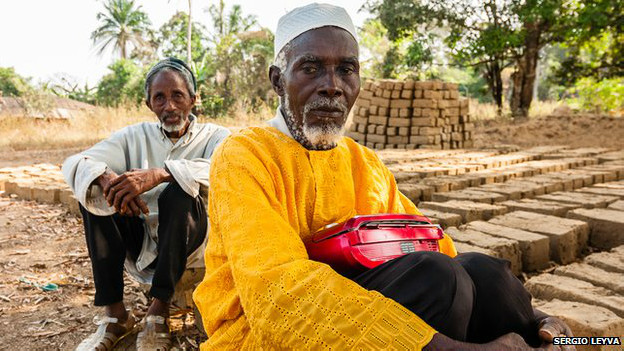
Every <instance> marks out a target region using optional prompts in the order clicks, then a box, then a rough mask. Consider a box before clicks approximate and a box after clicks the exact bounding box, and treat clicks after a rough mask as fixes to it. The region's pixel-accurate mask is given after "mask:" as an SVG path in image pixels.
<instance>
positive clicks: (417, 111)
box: [412, 108, 422, 117]
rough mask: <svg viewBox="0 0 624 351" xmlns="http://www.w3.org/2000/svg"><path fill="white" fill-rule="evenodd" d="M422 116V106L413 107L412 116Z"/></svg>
mask: <svg viewBox="0 0 624 351" xmlns="http://www.w3.org/2000/svg"><path fill="white" fill-rule="evenodd" d="M420 116H422V109H421V108H413V109H412V117H420Z"/></svg>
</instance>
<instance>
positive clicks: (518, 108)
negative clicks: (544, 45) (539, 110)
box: [510, 23, 541, 119]
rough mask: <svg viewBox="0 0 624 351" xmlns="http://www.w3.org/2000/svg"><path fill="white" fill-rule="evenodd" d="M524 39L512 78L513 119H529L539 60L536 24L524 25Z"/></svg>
mask: <svg viewBox="0 0 624 351" xmlns="http://www.w3.org/2000/svg"><path fill="white" fill-rule="evenodd" d="M524 27H525V30H526V38H525V39H524V52H523V55H522V56H521V57H520V58H519V59H518V63H517V70H516V72H515V73H514V76H513V94H512V99H511V103H510V105H511V113H512V115H513V116H514V117H515V118H521V119H524V118H527V117H529V108H530V107H531V102H532V101H533V91H534V87H535V77H536V72H537V61H538V60H539V49H540V36H541V28H540V25H539V24H537V23H525V24H524Z"/></svg>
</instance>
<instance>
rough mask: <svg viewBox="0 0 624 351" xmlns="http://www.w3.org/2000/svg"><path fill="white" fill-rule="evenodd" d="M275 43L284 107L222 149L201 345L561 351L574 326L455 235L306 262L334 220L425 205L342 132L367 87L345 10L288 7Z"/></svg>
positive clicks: (216, 166)
mask: <svg viewBox="0 0 624 351" xmlns="http://www.w3.org/2000/svg"><path fill="white" fill-rule="evenodd" d="M275 52H276V58H275V63H274V65H273V66H271V67H270V71H269V78H270V80H271V83H272V85H273V88H274V90H275V92H276V93H277V94H278V95H279V97H280V102H281V105H280V106H279V108H278V109H277V113H276V115H275V118H274V119H272V120H271V121H269V123H268V125H267V126H264V127H252V128H248V129H244V130H242V131H240V132H238V133H236V134H234V135H232V136H231V137H229V138H228V139H226V140H225V141H224V142H223V144H222V146H221V147H220V148H219V149H218V150H217V151H215V155H214V156H213V166H212V168H211V175H210V183H211V187H210V197H209V198H210V199H211V201H210V203H209V218H210V241H209V244H208V247H207V250H206V255H205V259H206V276H205V278H204V281H203V282H202V283H201V284H200V286H199V287H198V288H197V289H196V291H195V293H194V300H195V302H196V303H197V306H198V308H199V311H200V312H201V315H202V319H203V324H204V327H205V329H206V332H207V334H208V335H209V338H208V340H207V341H206V342H204V343H203V344H202V346H201V350H203V351H206V350H459V349H461V350H496V351H502V350H533V348H532V347H530V346H529V344H532V345H534V346H536V347H538V349H539V350H558V349H559V346H555V345H553V344H552V343H549V341H551V340H552V337H553V335H554V336H559V335H560V334H569V329H568V328H567V327H566V326H565V324H563V323H562V322H560V321H559V320H557V319H554V318H552V317H548V316H545V315H543V314H541V313H537V315H536V313H535V312H534V311H533V309H532V308H531V302H530V295H529V294H528V293H527V292H526V291H525V290H524V288H523V286H522V284H521V283H520V282H519V281H518V280H517V279H516V278H515V277H514V276H513V275H512V274H511V272H510V271H509V268H508V265H507V263H506V262H504V261H502V260H499V259H496V258H491V257H488V256H485V255H479V254H466V255H460V256H457V257H456V258H454V257H455V256H456V255H457V253H456V251H455V248H454V246H453V242H452V240H451V239H450V238H449V237H448V236H445V237H444V238H443V239H442V240H441V241H440V248H441V249H440V251H441V252H440V253H438V252H415V253H410V254H407V255H405V256H402V257H400V258H397V259H394V260H392V261H389V262H386V263H384V264H382V265H381V266H378V267H376V268H373V269H370V270H368V271H366V272H364V273H362V274H361V275H359V276H357V277H355V278H353V279H348V278H346V277H343V276H341V275H340V274H338V273H337V272H335V271H334V270H333V269H332V268H331V267H330V266H328V265H326V264H323V263H320V262H315V261H312V260H310V259H309V257H308V254H307V252H306V248H305V243H307V242H309V241H310V240H311V237H312V235H313V234H314V233H315V232H317V231H318V230H319V229H322V228H323V227H325V226H326V225H327V224H330V223H339V222H342V221H345V220H347V219H349V218H351V217H353V216H356V215H367V214H380V213H407V214H419V211H418V209H417V208H416V207H415V206H414V204H413V203H412V202H410V201H409V200H408V199H407V198H406V197H405V196H403V195H402V194H401V193H400V192H399V191H398V189H397V185H396V183H395V180H394V177H393V176H392V174H391V173H390V172H389V171H388V169H387V168H386V167H385V166H384V165H383V163H382V162H381V161H380V160H379V158H378V157H377V156H376V154H375V153H374V152H373V151H371V150H369V149H367V148H365V147H363V146H361V145H359V144H357V143H356V142H354V141H353V140H352V139H349V138H347V137H343V136H342V133H343V131H344V125H345V122H346V119H347V115H348V112H349V110H350V109H351V107H352V106H353V104H354V102H355V100H356V98H357V96H358V93H359V90H360V76H359V69H360V66H359V59H358V57H359V56H358V44H357V40H356V34H355V28H354V26H353V24H352V22H351V19H350V17H349V15H348V14H347V13H346V11H345V10H344V9H342V8H340V7H336V6H332V5H326V4H310V5H307V6H304V7H300V8H297V9H295V10H293V11H291V12H289V13H287V14H286V15H284V16H283V17H282V18H281V19H280V20H279V23H278V28H277V31H276V35H275ZM212 199H218V201H212ZM538 331H539V335H538ZM540 337H541V338H542V340H541V341H540ZM540 344H541V345H540Z"/></svg>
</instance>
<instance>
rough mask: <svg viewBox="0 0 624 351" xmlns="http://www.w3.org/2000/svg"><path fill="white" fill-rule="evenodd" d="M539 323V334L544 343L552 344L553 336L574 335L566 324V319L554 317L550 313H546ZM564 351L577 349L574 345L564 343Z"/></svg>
mask: <svg viewBox="0 0 624 351" xmlns="http://www.w3.org/2000/svg"><path fill="white" fill-rule="evenodd" d="M538 320H539V324H538V327H537V329H538V332H537V333H538V335H539V338H540V340H541V341H542V343H543V345H546V344H552V342H553V338H554V337H557V336H568V337H572V336H574V334H572V330H570V327H568V325H567V324H565V322H564V321H562V320H561V319H559V318H557V317H552V316H548V315H544V316H543V317H541V318H539V319H538ZM561 350H562V351H575V350H576V347H575V346H574V345H562V346H561Z"/></svg>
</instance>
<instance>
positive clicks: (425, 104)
mask: <svg viewBox="0 0 624 351" xmlns="http://www.w3.org/2000/svg"><path fill="white" fill-rule="evenodd" d="M433 104H434V102H433V100H431V99H414V100H413V101H412V107H415V108H433Z"/></svg>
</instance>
